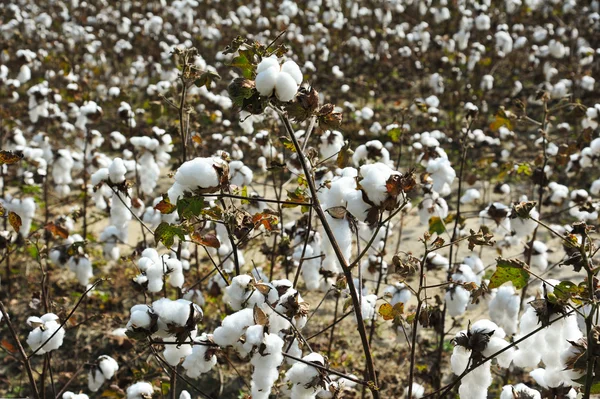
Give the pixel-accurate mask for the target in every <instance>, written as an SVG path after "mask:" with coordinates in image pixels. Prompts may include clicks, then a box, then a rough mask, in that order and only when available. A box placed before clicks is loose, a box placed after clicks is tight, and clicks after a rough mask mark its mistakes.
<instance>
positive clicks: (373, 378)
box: [275, 108, 379, 399]
mask: <svg viewBox="0 0 600 399" xmlns="http://www.w3.org/2000/svg"><path fill="white" fill-rule="evenodd" d="M275 110H276V111H277V112H278V114H279V116H280V117H281V120H282V122H283V125H284V127H285V129H286V130H287V133H288V134H289V136H290V139H291V140H292V142H293V144H294V148H295V149H296V153H297V154H298V160H299V161H300V165H301V166H302V170H303V172H304V176H305V177H306V181H307V182H308V187H309V189H310V194H311V196H312V202H313V207H314V209H315V212H316V213H317V216H318V218H319V220H320V221H321V224H322V225H323V229H324V230H325V234H326V235H327V238H328V239H329V242H330V243H331V246H332V248H333V251H334V252H335V255H336V257H337V259H338V262H339V263H340V266H341V267H342V271H343V273H344V276H345V277H346V283H347V284H348V289H349V290H350V296H351V298H352V305H353V306H354V314H355V315H356V321H357V324H358V333H359V335H360V340H361V343H362V346H363V352H364V354H365V361H366V363H367V372H368V375H369V379H370V384H369V389H370V390H371V393H372V394H373V398H375V399H378V398H379V388H378V383H377V374H376V372H375V365H374V363H373V356H372V354H371V348H370V346H369V337H368V336H367V330H366V328H365V323H364V321H363V317H362V313H361V304H360V301H359V299H358V294H357V291H356V287H355V285H354V281H353V277H352V271H351V270H350V268H349V266H348V261H347V260H346V258H345V257H344V254H343V253H342V250H341V249H340V247H339V245H338V243H337V240H336V238H335V235H334V234H333V230H332V229H331V226H330V225H329V223H328V222H327V218H326V216H325V212H324V211H323V208H322V207H321V204H320V202H319V198H318V196H317V188H316V186H315V182H314V179H313V176H312V173H310V169H309V167H308V164H307V161H306V158H305V156H304V154H303V153H302V149H301V147H300V144H299V143H298V139H297V138H296V135H295V134H294V129H293V128H292V125H291V123H290V121H289V119H288V118H287V116H286V115H285V114H284V113H283V111H281V110H280V109H278V108H275Z"/></svg>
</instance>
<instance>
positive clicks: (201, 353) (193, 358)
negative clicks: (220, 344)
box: [181, 334, 217, 378]
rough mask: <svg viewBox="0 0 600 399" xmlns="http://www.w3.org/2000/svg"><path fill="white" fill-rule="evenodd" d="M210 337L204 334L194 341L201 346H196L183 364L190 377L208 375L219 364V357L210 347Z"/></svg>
mask: <svg viewBox="0 0 600 399" xmlns="http://www.w3.org/2000/svg"><path fill="white" fill-rule="evenodd" d="M210 337H211V336H210V335H207V334H202V335H201V336H200V337H196V338H195V339H194V341H195V342H197V343H199V344H200V345H194V346H193V349H192V353H190V354H189V355H188V356H187V357H186V358H185V360H184V361H183V363H182V364H181V366H182V367H183V368H184V369H185V374H186V375H187V376H188V377H191V378H198V377H200V375H201V374H204V373H208V372H209V371H210V370H212V368H213V367H214V366H215V365H216V364H217V356H216V355H215V350H214V349H213V347H212V346H211V345H210V340H209V338H210Z"/></svg>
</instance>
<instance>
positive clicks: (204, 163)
mask: <svg viewBox="0 0 600 399" xmlns="http://www.w3.org/2000/svg"><path fill="white" fill-rule="evenodd" d="M225 167H226V165H224V161H223V160H222V159H221V158H217V157H213V158H194V159H193V160H191V161H187V162H184V163H183V164H182V165H181V166H180V167H179V169H178V170H177V173H175V183H174V184H173V186H171V188H170V189H169V191H168V195H169V200H170V201H171V203H172V204H176V203H177V200H178V198H179V197H182V196H183V194H184V193H186V192H192V191H195V190H197V189H203V190H204V191H207V190H208V191H210V192H212V191H216V190H217V189H218V187H219V185H220V179H219V173H218V172H217V170H222V169H224V168H225Z"/></svg>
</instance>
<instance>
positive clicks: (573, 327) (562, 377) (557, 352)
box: [513, 279, 583, 389]
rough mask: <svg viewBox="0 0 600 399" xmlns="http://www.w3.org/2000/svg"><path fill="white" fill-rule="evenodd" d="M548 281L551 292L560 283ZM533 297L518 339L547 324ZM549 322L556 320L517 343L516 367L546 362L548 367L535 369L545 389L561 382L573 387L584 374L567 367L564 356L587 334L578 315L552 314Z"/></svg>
mask: <svg viewBox="0 0 600 399" xmlns="http://www.w3.org/2000/svg"><path fill="white" fill-rule="evenodd" d="M547 282H548V284H545V286H544V288H543V289H544V290H545V291H546V292H547V293H552V292H553V291H554V288H553V287H554V286H556V285H557V284H559V281H557V280H552V279H550V280H548V281H547ZM532 299H533V298H531V299H529V300H527V301H526V306H525V311H524V313H523V314H522V316H521V319H520V321H519V332H518V334H516V335H515V338H516V339H519V338H523V337H525V336H526V335H528V334H530V333H532V332H533V331H535V330H537V329H539V328H541V327H543V324H542V325H540V317H539V316H538V313H537V311H536V310H535V308H534V307H533V306H532V304H531V303H530V302H531V300H532ZM558 319H560V320H558ZM548 321H550V322H553V323H552V324H550V325H548V326H546V327H545V328H542V329H541V331H539V332H537V333H535V334H533V335H532V336H530V337H529V338H526V339H525V340H523V341H522V342H520V343H519V344H518V345H517V350H516V351H515V355H514V358H513V362H514V364H515V365H516V366H518V367H524V368H525V367H527V368H535V367H537V366H538V365H539V363H540V362H543V363H544V368H537V369H535V370H533V371H532V372H531V377H533V378H534V379H535V380H536V382H537V383H538V385H540V386H541V387H543V388H545V389H548V388H556V387H559V386H561V385H564V386H573V384H574V382H573V380H576V379H577V378H579V377H580V376H581V373H579V372H578V371H574V370H569V369H566V363H565V361H564V359H565V357H568V355H569V353H570V351H571V347H572V344H571V343H570V342H577V341H578V340H579V339H580V338H581V337H582V336H583V334H582V332H581V330H580V329H579V327H578V324H577V315H576V314H569V315H567V316H566V317H563V314H561V313H555V314H549V315H548Z"/></svg>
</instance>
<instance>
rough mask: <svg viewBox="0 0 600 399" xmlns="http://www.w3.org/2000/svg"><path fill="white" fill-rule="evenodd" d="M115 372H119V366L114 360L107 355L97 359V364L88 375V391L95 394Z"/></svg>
mask: <svg viewBox="0 0 600 399" xmlns="http://www.w3.org/2000/svg"><path fill="white" fill-rule="evenodd" d="M117 370H119V364H118V363H117V361H116V360H115V359H113V358H112V357H110V356H107V355H102V356H100V357H98V361H97V364H96V365H95V366H94V367H93V368H91V369H90V371H89V373H88V388H89V389H90V391H92V392H97V391H98V390H99V389H100V387H101V386H102V384H103V383H104V382H105V381H107V380H110V379H111V378H113V376H114V375H115V373H116V372H117Z"/></svg>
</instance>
